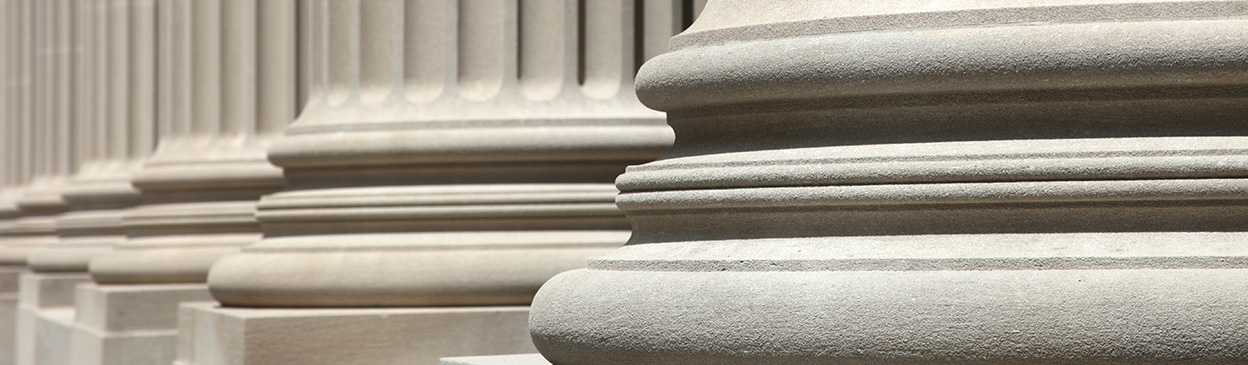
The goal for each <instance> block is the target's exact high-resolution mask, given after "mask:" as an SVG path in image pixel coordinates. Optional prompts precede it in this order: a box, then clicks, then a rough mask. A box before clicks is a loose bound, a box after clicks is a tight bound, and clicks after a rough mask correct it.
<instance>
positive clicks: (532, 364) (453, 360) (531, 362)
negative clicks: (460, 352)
mask: <svg viewBox="0 0 1248 365" xmlns="http://www.w3.org/2000/svg"><path fill="white" fill-rule="evenodd" d="M438 364H439V365H550V361H546V358H544V357H542V354H521V355H500V356H469V357H444V358H442V360H441V361H439V363H438Z"/></svg>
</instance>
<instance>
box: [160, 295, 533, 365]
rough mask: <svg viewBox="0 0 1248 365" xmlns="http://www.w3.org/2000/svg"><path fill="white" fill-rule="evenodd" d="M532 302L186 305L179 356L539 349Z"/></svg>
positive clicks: (256, 358)
mask: <svg viewBox="0 0 1248 365" xmlns="http://www.w3.org/2000/svg"><path fill="white" fill-rule="evenodd" d="M528 318H529V308H528V307H526V306H500V307H437V308H395V309H389V308H361V309H261V308H223V307H220V306H219V305H216V304H210V303H190V304H184V305H182V307H181V309H180V318H179V326H180V328H179V331H178V332H179V334H180V336H181V337H180V338H179V348H178V360H177V362H176V363H177V364H183V365H261V364H263V365H285V364H292V365H293V364H372V365H387V364H396V365H397V364H403V365H422V364H423V365H434V364H437V363H438V359H439V358H442V357H448V356H468V355H493V354H514V353H526V352H535V351H536V349H535V348H534V347H533V344H532V340H531V339H530V337H529V330H528Z"/></svg>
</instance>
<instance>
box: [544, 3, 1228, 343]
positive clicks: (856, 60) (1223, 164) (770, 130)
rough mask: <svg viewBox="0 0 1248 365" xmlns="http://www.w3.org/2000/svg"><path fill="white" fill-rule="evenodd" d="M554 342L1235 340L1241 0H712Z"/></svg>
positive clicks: (682, 38) (555, 328)
mask: <svg viewBox="0 0 1248 365" xmlns="http://www.w3.org/2000/svg"><path fill="white" fill-rule="evenodd" d="M672 44H673V51H672V52H671V53H668V54H665V55H662V56H659V57H656V58H654V59H652V60H651V61H650V62H649V63H647V64H646V65H645V66H644V67H642V69H641V72H640V73H639V77H638V81H637V90H638V96H639V97H640V98H641V99H642V100H643V101H644V102H645V103H646V105H648V106H651V107H653V108H655V109H658V110H662V111H666V112H667V113H668V114H667V117H668V123H669V124H670V125H671V126H672V128H673V129H674V130H675V131H676V135H677V136H678V137H677V140H676V143H675V145H674V147H673V148H672V150H671V152H670V153H669V154H668V155H666V156H664V158H663V159H661V160H659V161H655V162H652V163H648V164H645V165H641V166H634V167H630V168H629V170H628V172H627V173H625V174H624V175H622V176H620V178H619V179H618V180H616V184H617V186H618V187H619V188H620V190H621V194H620V196H619V197H618V198H617V203H618V205H619V206H620V208H621V209H623V210H624V211H625V212H626V213H627V214H628V218H629V219H630V220H631V221H632V223H633V237H632V239H631V240H630V242H629V245H627V246H625V247H624V248H622V249H620V250H618V251H616V252H614V253H612V254H610V255H607V256H605V257H601V258H595V259H593V260H591V261H590V264H589V268H588V269H585V270H576V271H572V272H569V273H565V274H561V275H559V276H557V277H555V278H553V279H551V280H550V281H549V282H548V283H546V285H545V286H543V287H542V289H541V291H540V292H538V294H537V296H536V298H535V299H534V302H533V309H532V311H533V315H532V317H531V322H530V327H531V330H532V334H533V340H534V343H535V345H536V346H537V347H538V349H540V350H541V352H542V354H543V355H544V356H545V357H546V358H547V359H549V360H550V362H552V363H555V364H560V365H591V364H592V365H609V364H628V365H643V364H685V365H695V364H742V365H744V364H772V365H774V364H840V363H855V364H860V363H862V364H865V363H871V364H1005V363H1009V364H1022V363H1027V364H1033V363H1034V364H1041V363H1043V364H1056V363H1062V364H1109V363H1114V364H1143V363H1167V364H1230V363H1244V362H1248V306H1245V305H1244V303H1248V291H1246V290H1244V288H1245V287H1248V245H1245V244H1244V242H1246V240H1248V221H1246V220H1244V219H1243V217H1245V216H1246V215H1248V179H1246V178H1245V177H1248V148H1246V147H1248V137H1246V136H1248V124H1246V123H1244V122H1245V116H1246V115H1248V63H1245V62H1244V60H1245V59H1248V7H1246V6H1244V3H1243V2H1223V1H1177V2H1147V1H1126V2H1124V1H1098V0H1078V1H1074V0H1069V1H1017V2H1014V1H1011V2H1002V1H953V2H925V1H911V2H864V1H793V2H787V3H786V4H785V6H777V4H776V2H774V1H757V0H716V1H712V2H710V3H709V4H708V5H707V7H706V9H705V11H704V12H703V13H702V17H701V18H699V20H698V21H697V23H695V24H694V25H693V27H691V28H690V29H689V30H688V31H687V32H685V33H682V34H681V35H679V36H677V37H675V38H673V39H672Z"/></svg>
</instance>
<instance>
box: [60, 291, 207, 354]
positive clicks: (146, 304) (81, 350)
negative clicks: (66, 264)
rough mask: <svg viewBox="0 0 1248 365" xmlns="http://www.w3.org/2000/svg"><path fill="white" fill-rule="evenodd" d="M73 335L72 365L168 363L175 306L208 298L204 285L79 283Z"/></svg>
mask: <svg viewBox="0 0 1248 365" xmlns="http://www.w3.org/2000/svg"><path fill="white" fill-rule="evenodd" d="M76 299H77V303H76V307H77V315H78V316H77V319H76V321H75V323H74V328H73V333H72V335H71V346H72V348H73V349H74V351H73V354H72V363H73V364H74V365H168V364H170V363H172V362H173V360H174V358H175V357H176V356H175V354H176V352H177V350H176V349H177V338H178V305H179V304H182V303H188V302H210V301H212V297H211V296H209V295H208V287H207V286H206V285H204V284H172V285H95V284H84V285H80V286H79V287H78V290H77V295H76Z"/></svg>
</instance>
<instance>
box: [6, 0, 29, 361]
mask: <svg viewBox="0 0 1248 365" xmlns="http://www.w3.org/2000/svg"><path fill="white" fill-rule="evenodd" d="M22 5H23V4H22V3H21V2H19V1H18V0H0V52H3V54H4V56H2V57H0V86H3V88H2V89H0V92H2V93H3V94H2V97H3V99H0V128H3V129H0V154H3V155H2V156H0V164H3V166H0V170H3V176H4V180H3V186H0V247H4V246H8V245H9V242H10V241H11V240H12V239H13V237H14V236H13V233H14V232H13V231H12V224H13V223H14V221H15V220H16V219H17V218H18V217H20V216H21V215H20V211H19V210H18V207H17V198H18V197H19V196H20V195H21V191H22V186H23V185H24V184H25V183H26V181H27V180H28V176H29V175H27V174H26V171H25V169H24V168H23V165H22V161H23V160H24V159H25V157H26V155H25V153H23V152H22V149H23V148H24V143H25V142H24V141H23V138H22V137H23V134H22V130H23V129H24V128H23V127H24V125H23V122H22V121H23V119H22V118H21V110H22V103H21V97H22V95H23V91H24V90H23V86H24V84H23V81H24V80H23V77H24V76H25V75H26V74H25V73H23V72H21V67H22V65H23V62H22V59H23V58H24V57H25V56H26V55H27V53H25V52H22V49H21V44H22V42H21V40H22V34H23V32H22V30H23V29H22V20H23V17H22V11H21V10H22ZM22 271H23V268H22V267H21V266H20V265H16V264H13V263H11V262H4V263H0V365H13V361H14V359H15V356H14V353H13V350H14V345H15V343H14V342H15V339H14V336H15V335H16V331H15V329H16V326H17V324H16V320H17V306H18V288H17V287H18V281H19V277H20V275H21V272H22Z"/></svg>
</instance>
